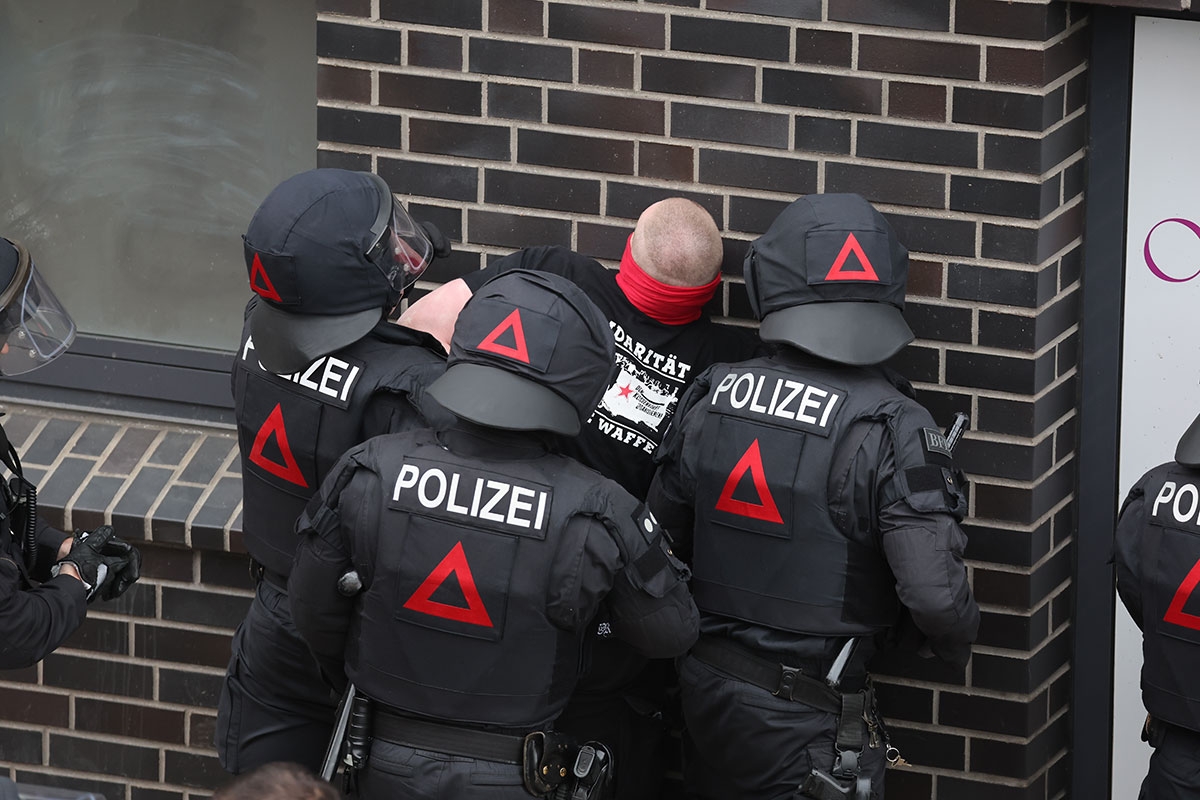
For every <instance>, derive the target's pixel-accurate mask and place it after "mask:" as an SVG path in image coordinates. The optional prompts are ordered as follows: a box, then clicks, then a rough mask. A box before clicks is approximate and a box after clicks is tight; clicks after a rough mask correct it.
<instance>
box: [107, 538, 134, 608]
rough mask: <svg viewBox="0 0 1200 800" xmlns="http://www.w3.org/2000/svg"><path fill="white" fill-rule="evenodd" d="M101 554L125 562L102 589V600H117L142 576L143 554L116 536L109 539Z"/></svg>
mask: <svg viewBox="0 0 1200 800" xmlns="http://www.w3.org/2000/svg"><path fill="white" fill-rule="evenodd" d="M101 554H102V555H104V556H105V557H106V558H120V559H123V560H124V562H125V565H124V566H123V567H120V568H119V569H116V572H115V574H113V575H111V576H110V578H109V580H108V581H106V582H105V584H104V588H103V589H101V591H100V599H101V600H106V601H107V600H115V599H117V598H118V597H120V596H121V595H123V594H125V590H126V589H128V588H129V587H130V586H133V585H134V584H135V583H137V580H138V578H140V577H142V554H141V552H140V551H139V550H138V549H137V548H136V547H134V546H133V545H131V544H130V543H129V542H126V541H125V540H123V539H119V538H117V537H116V536H114V537H112V538H111V539H109V540H108V542H107V543H106V544H105V545H104V549H103V550H102V551H101Z"/></svg>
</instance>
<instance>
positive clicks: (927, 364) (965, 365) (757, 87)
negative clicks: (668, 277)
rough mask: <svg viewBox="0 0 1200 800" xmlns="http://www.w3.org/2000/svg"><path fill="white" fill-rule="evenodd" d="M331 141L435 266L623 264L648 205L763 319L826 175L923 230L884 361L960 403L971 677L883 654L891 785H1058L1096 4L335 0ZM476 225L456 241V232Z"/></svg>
mask: <svg viewBox="0 0 1200 800" xmlns="http://www.w3.org/2000/svg"><path fill="white" fill-rule="evenodd" d="M318 8H319V9H320V13H319V16H318V19H319V22H318V31H317V52H318V57H319V58H318V64H319V67H318V95H319V97H318V135H319V138H320V145H319V148H320V150H319V159H318V160H319V163H320V164H321V165H324V166H342V167H348V168H353V169H374V170H377V171H378V172H379V173H380V174H381V175H383V176H384V177H385V178H386V179H387V180H388V181H389V182H390V183H391V185H392V187H393V188H394V189H395V190H396V191H398V192H400V193H401V194H403V195H406V196H407V197H409V198H410V205H411V207H412V209H413V210H414V211H415V212H416V213H417V214H418V215H423V216H425V217H427V218H429V219H431V220H433V221H435V222H436V223H437V224H438V225H439V226H440V227H441V228H442V229H443V230H444V231H445V232H446V233H447V234H448V235H449V236H450V237H451V238H453V239H454V240H455V242H456V251H455V254H454V256H453V257H452V258H451V259H450V262H449V263H448V264H442V263H439V264H438V265H437V267H435V269H438V270H439V271H438V273H437V274H435V275H432V276H430V277H431V278H433V279H434V280H444V279H446V278H448V277H451V276H454V275H458V274H462V273H463V272H466V271H469V270H474V269H477V268H479V267H480V266H481V265H483V264H485V263H486V262H487V259H488V257H489V256H493V255H496V254H502V253H506V252H509V251H510V250H512V249H514V248H518V247H521V246H524V245H529V244H545V243H556V244H564V245H568V246H571V247H573V248H575V249H577V250H579V251H581V252H584V253H587V254H589V255H592V256H595V257H598V258H600V259H602V260H606V261H608V262H610V263H611V262H613V261H615V260H617V259H619V257H620V254H621V251H622V249H623V246H624V241H625V236H626V235H627V234H628V232H629V230H630V228H631V226H632V221H633V219H634V218H636V216H637V215H638V214H639V213H640V212H641V210H642V209H643V208H644V207H645V206H646V205H648V204H649V203H651V202H653V201H655V200H658V199H661V198H663V197H666V196H670V195H684V196H688V197H692V198H694V199H695V200H697V201H698V202H700V203H701V204H702V205H704V206H705V207H706V208H708V209H709V211H711V212H712V214H713V216H714V217H715V218H716V220H717V222H718V224H719V226H720V227H721V229H722V232H723V233H724V235H725V238H726V244H727V248H726V250H727V252H726V260H725V265H724V271H725V274H726V276H727V277H726V284H725V286H724V289H723V292H722V293H721V294H720V295H719V300H718V301H717V302H715V303H714V306H713V308H712V311H713V312H714V313H718V314H723V315H725V316H727V317H729V319H730V321H731V322H733V323H734V324H749V319H750V314H749V307H748V304H747V301H746V294H745V289H744V286H743V285H742V283H741V261H742V256H743V254H744V252H745V248H746V245H747V243H748V242H749V241H750V240H751V239H753V238H754V237H755V236H756V235H758V234H760V233H761V232H763V231H764V230H765V229H766V227H767V226H768V225H769V223H770V222H771V220H772V219H773V218H774V217H775V215H776V214H777V213H778V211H779V210H780V209H782V208H783V207H784V206H785V205H786V204H787V203H788V202H790V201H791V200H792V199H794V198H795V197H796V196H798V195H802V194H806V193H811V192H821V191H825V192H858V193H860V194H862V195H864V196H866V197H867V198H868V199H870V200H871V201H873V202H874V203H876V204H877V205H878V206H879V207H880V209H881V210H883V211H884V213H885V215H886V216H887V217H888V218H889V220H890V221H891V222H892V224H893V225H894V226H895V228H896V229H897V230H898V231H899V233H900V236H901V238H902V239H903V240H904V241H905V242H906V243H907V245H908V246H909V249H910V250H911V251H912V272H911V277H910V286H909V297H910V304H909V306H908V309H907V312H906V315H907V317H908V319H909V321H910V323H911V325H912V327H913V329H914V330H915V331H916V333H917V336H918V340H917V341H916V342H915V343H914V344H913V345H912V346H910V347H909V348H908V349H907V350H906V351H905V352H904V353H903V354H901V356H899V357H898V358H897V359H896V362H897V363H896V365H897V366H898V367H899V368H900V369H901V370H902V371H903V372H904V373H905V374H907V375H908V376H909V377H910V378H912V379H914V380H915V381H916V382H917V385H918V388H919V390H920V392H921V397H922V399H923V400H924V401H925V403H926V404H927V405H929V406H930V408H931V409H932V410H933V411H934V414H935V417H936V418H937V419H938V420H939V422H942V423H943V424H944V423H946V422H948V421H949V420H950V418H951V417H952V414H953V412H954V411H955V410H959V409H965V410H968V411H969V412H970V414H971V417H972V421H973V424H972V431H971V433H970V434H969V436H968V437H967V439H966V441H964V442H963V444H962V445H961V451H960V452H961V457H960V460H961V463H962V464H963V466H964V467H965V468H966V469H967V470H968V472H969V473H970V475H971V477H972V480H973V486H972V497H971V510H972V515H971V519H970V520H969V525H968V532H969V536H970V547H969V550H968V557H969V559H970V564H971V571H972V577H973V581H974V586H975V591H976V594H977V597H978V599H979V602H980V604H981V605H982V607H983V609H984V615H983V626H982V631H981V634H980V642H979V646H978V648H977V651H976V655H975V656H974V658H973V660H972V663H971V665H970V666H969V667H968V669H967V670H966V672H965V674H955V673H954V672H953V671H951V670H948V669H945V668H941V667H938V666H937V665H934V664H931V663H917V662H916V661H915V660H909V661H907V662H905V661H902V660H896V661H894V662H892V663H889V664H887V665H884V666H883V668H882V670H883V671H884V672H886V675H884V676H883V677H881V680H880V683H881V687H882V688H881V697H882V702H883V703H884V704H885V706H884V710H885V713H887V714H888V715H889V717H890V718H891V720H892V728H893V732H894V737H895V740H896V742H897V744H898V745H899V746H900V748H901V750H902V751H903V753H904V755H905V757H906V758H907V759H908V760H909V761H910V762H912V763H913V767H912V768H909V769H904V770H893V771H891V772H890V773H889V784H888V796H889V797H892V798H929V797H937V798H938V799H939V800H954V799H955V798H965V797H968V796H970V797H972V798H974V800H978V798H988V800H991V798H997V799H999V798H1052V797H1056V796H1060V795H1062V794H1063V793H1064V791H1065V789H1066V783H1067V774H1066V763H1067V759H1066V757H1065V756H1066V749H1065V748H1066V745H1067V738H1068V719H1067V711H1068V708H1067V705H1068V697H1069V689H1070V683H1069V681H1070V675H1069V669H1068V661H1069V625H1070V616H1071V604H1070V592H1069V588H1070V575H1071V570H1072V567H1073V563H1074V562H1073V553H1072V533H1073V508H1072V495H1073V491H1074V482H1075V468H1074V461H1073V457H1074V450H1075V438H1076V431H1075V405H1076V361H1077V349H1078V321H1079V308H1078V298H1079V291H1078V289H1079V277H1080V272H1081V269H1082V257H1081V238H1080V237H1081V229H1082V220H1083V188H1084V187H1083V172H1084V162H1083V156H1084V153H1083V148H1084V142H1085V117H1084V114H1085V109H1084V102H1085V88H1086V77H1087V75H1086V53H1087V45H1088V29H1087V25H1086V14H1085V13H1084V7H1080V6H1068V5H1067V4H1064V3H1060V2H1049V3H1047V2H1005V1H1003V0H1001V1H997V2H993V1H991V0H908V1H907V2H903V3H896V2H871V1H870V0H665V1H664V2H647V1H645V0H643V1H642V2H628V1H627V0H575V1H574V2H560V1H559V0H503V1H501V0H489V1H488V2H481V0H453V1H451V0H378V2H368V0H357V1H356V0H323V1H322V2H320V3H319V5H318ZM459 242H461V244H458V243H459Z"/></svg>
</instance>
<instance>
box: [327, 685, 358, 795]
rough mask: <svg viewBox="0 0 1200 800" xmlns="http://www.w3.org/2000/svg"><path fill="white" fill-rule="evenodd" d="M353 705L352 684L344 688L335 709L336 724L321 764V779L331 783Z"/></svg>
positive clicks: (339, 757)
mask: <svg viewBox="0 0 1200 800" xmlns="http://www.w3.org/2000/svg"><path fill="white" fill-rule="evenodd" d="M352 705H354V684H353V683H351V684H349V685H348V686H346V693H345V694H343V695H342V700H341V702H340V703H338V707H337V724H336V725H334V727H333V735H332V736H330V737H329V745H328V746H327V747H326V748H325V760H324V761H322V762H321V778H322V779H323V780H327V781H332V780H333V775H334V773H335V772H337V765H338V761H340V760H341V755H342V741H343V740H344V739H345V738H346V726H347V724H348V723H349V722H350V707H351V706H352Z"/></svg>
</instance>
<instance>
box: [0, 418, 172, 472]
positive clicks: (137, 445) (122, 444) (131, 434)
mask: <svg viewBox="0 0 1200 800" xmlns="http://www.w3.org/2000/svg"><path fill="white" fill-rule="evenodd" d="M6 427H7V424H6ZM157 436H158V432H157V431H155V430H151V429H149V428H126V429H125V432H124V433H122V434H121V439H120V441H118V442H117V445H116V447H114V448H113V449H112V450H111V451H110V452H109V454H108V458H106V459H105V460H104V463H103V464H101V465H100V471H101V472H108V473H115V474H118V475H128V474H130V473H131V472H132V471H133V470H134V468H136V467H137V465H138V462H139V461H141V460H142V457H143V456H145V455H146V451H147V450H148V449H149V448H150V445H151V444H153V442H154V440H155V439H156V438H157Z"/></svg>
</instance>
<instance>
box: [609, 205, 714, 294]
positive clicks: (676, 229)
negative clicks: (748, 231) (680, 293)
mask: <svg viewBox="0 0 1200 800" xmlns="http://www.w3.org/2000/svg"><path fill="white" fill-rule="evenodd" d="M630 249H631V251H632V254H633V260H634V261H636V262H637V263H638V266H639V267H641V268H642V269H643V270H644V271H645V272H646V274H648V275H649V276H650V277H651V278H654V279H655V280H657V281H661V282H662V283H665V284H667V285H669V286H703V285H704V284H706V283H710V282H712V279H713V278H715V277H717V273H718V272H719V271H720V269H721V258H722V249H721V232H720V231H718V230H717V224H716V223H715V222H714V221H713V218H712V215H711V214H709V213H708V212H707V211H705V210H704V207H703V206H701V205H700V204H698V203H695V202H693V201H691V200H688V199H686V198H683V197H668V198H667V199H666V200H660V201H658V202H657V203H655V204H654V205H652V206H650V207H649V208H647V209H646V210H645V211H643V212H642V215H641V216H640V217H638V222H637V227H636V228H634V230H633V242H632V244H631V245H630Z"/></svg>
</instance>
